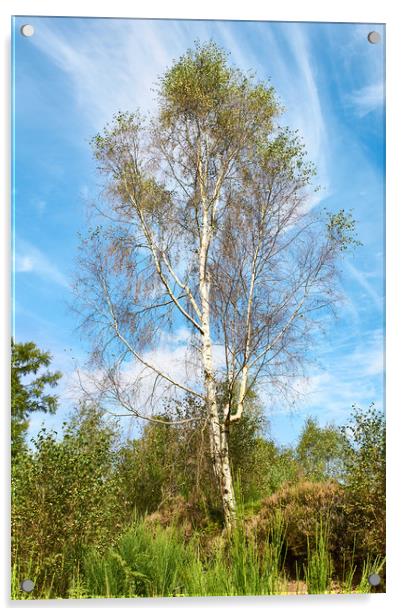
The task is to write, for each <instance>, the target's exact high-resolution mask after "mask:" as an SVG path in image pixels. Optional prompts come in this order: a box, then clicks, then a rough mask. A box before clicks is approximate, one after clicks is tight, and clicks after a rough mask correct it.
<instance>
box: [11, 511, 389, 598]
mask: <svg viewBox="0 0 402 616" xmlns="http://www.w3.org/2000/svg"><path fill="white" fill-rule="evenodd" d="M285 536H286V529H285V527H284V523H283V520H282V518H281V516H280V515H277V516H276V517H275V521H274V523H273V525H272V528H271V532H270V533H269V536H268V537H267V539H266V541H265V543H263V544H261V543H258V542H257V538H256V535H255V533H254V532H253V531H249V530H248V529H247V528H246V525H245V524H244V521H243V520H239V523H238V525H237V527H236V528H235V530H234V531H233V533H232V535H231V536H230V537H226V538H224V537H223V536H218V537H214V538H213V540H212V539H211V544H210V545H209V548H208V550H205V548H203V547H202V545H204V543H205V542H204V543H203V542H201V540H200V539H201V537H200V536H199V535H197V534H194V536H193V537H192V538H191V539H190V540H185V538H184V536H183V534H182V533H181V532H180V530H179V529H177V528H175V527H168V528H163V527H162V526H150V525H149V524H147V522H146V521H144V520H143V519H140V518H138V519H136V520H135V521H134V523H133V525H132V526H131V527H130V528H129V529H128V530H127V531H126V532H125V533H124V534H123V535H122V536H121V537H120V539H119V540H118V541H117V543H116V545H115V546H113V547H110V548H109V549H108V550H107V551H106V552H105V553H104V554H101V553H99V552H97V551H96V550H90V551H88V552H87V553H86V555H85V557H84V558H83V561H82V563H80V565H79V566H78V565H77V567H76V569H75V571H74V572H73V573H72V575H71V576H70V579H69V580H68V584H67V586H68V590H67V592H65V593H62V595H60V594H59V593H58V592H57V590H56V589H55V588H54V579H52V578H51V577H50V578H47V577H46V576H45V578H44V579H43V581H42V583H41V585H40V587H37V588H36V589H35V592H34V593H32V594H28V593H25V592H24V591H22V590H21V589H20V580H21V579H26V578H28V579H32V581H34V582H35V583H36V581H37V580H38V575H37V573H38V572H37V571H36V570H35V567H34V566H33V564H32V563H33V560H31V562H30V563H28V565H27V567H26V568H25V569H24V571H23V573H22V570H21V568H19V567H18V565H14V567H13V570H12V598H13V599H32V598H44V599H46V598H53V597H58V596H63V597H65V598H91V597H92V598H96V597H105V598H114V597H128V598H130V597H177V596H234V595H274V594H286V593H288V592H293V591H294V592H296V593H300V592H302V593H305V592H308V593H309V594H312V593H314V594H317V593H330V592H339V593H350V592H359V593H367V592H370V591H371V587H370V584H369V582H368V576H369V575H370V573H374V572H376V573H380V572H381V571H382V570H383V567H384V559H379V558H375V559H367V560H366V562H365V563H364V566H363V569H362V571H361V577H360V580H359V581H358V583H357V584H355V585H353V580H354V579H355V577H356V565H355V564H354V563H353V561H352V563H351V565H349V567H348V568H347V569H345V571H344V575H343V579H342V580H341V581H340V582H339V583H337V584H336V590H334V580H333V579H332V575H333V566H332V562H331V557H330V554H329V552H328V541H327V538H328V528H327V527H326V526H325V524H323V523H321V524H320V525H318V526H317V531H316V536H315V540H314V541H313V542H312V543H311V545H309V546H308V557H307V562H305V563H302V566H300V565H297V564H296V572H297V573H296V577H297V579H296V580H289V579H288V578H287V575H286V571H285V566H284V562H285V556H286V545H285ZM204 539H205V538H204ZM212 541H213V542H212ZM301 572H303V575H302V576H300V573H301Z"/></svg>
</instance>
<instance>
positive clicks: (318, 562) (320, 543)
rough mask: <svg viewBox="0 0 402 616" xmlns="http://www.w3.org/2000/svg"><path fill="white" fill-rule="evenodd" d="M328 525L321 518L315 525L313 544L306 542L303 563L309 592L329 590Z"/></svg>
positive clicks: (315, 592)
mask: <svg viewBox="0 0 402 616" xmlns="http://www.w3.org/2000/svg"><path fill="white" fill-rule="evenodd" d="M328 532H329V529H328V526H327V525H325V524H323V521H322V519H321V520H320V522H319V524H317V527H316V536H315V542H314V546H312V545H311V541H310V540H308V542H307V564H306V565H304V570H305V579H306V583H307V591H308V593H309V594H313V595H316V594H323V593H324V594H325V593H327V592H328V591H329V590H330V585H331V578H332V560H331V555H330V553H329V550H328Z"/></svg>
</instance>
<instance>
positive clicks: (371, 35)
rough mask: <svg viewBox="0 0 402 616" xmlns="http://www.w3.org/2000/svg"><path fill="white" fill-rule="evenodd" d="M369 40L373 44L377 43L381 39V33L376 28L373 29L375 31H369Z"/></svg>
mask: <svg viewBox="0 0 402 616" xmlns="http://www.w3.org/2000/svg"><path fill="white" fill-rule="evenodd" d="M367 40H368V42H369V43H371V44H372V45H376V44H377V43H379V42H380V41H381V36H380V33H379V32H376V31H375V30H373V32H369V33H368V35H367Z"/></svg>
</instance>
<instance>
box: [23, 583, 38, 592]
mask: <svg viewBox="0 0 402 616" xmlns="http://www.w3.org/2000/svg"><path fill="white" fill-rule="evenodd" d="M34 588H35V584H34V583H33V581H32V580H23V581H22V582H21V590H23V591H24V592H32V591H33V589H34Z"/></svg>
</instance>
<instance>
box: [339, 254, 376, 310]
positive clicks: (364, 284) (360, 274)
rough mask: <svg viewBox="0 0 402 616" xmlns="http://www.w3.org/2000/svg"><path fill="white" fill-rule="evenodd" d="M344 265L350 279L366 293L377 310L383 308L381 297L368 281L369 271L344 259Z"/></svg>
mask: <svg viewBox="0 0 402 616" xmlns="http://www.w3.org/2000/svg"><path fill="white" fill-rule="evenodd" d="M345 266H346V269H347V271H348V272H349V274H350V276H351V277H352V279H353V280H355V281H356V282H357V284H358V285H359V286H360V287H361V288H362V289H363V290H364V291H365V292H366V293H367V295H368V296H369V298H370V299H371V300H372V302H373V304H374V306H375V308H376V309H377V310H379V311H381V310H383V308H384V305H383V298H382V297H381V296H380V295H379V293H378V292H377V290H376V288H375V286H374V285H373V284H371V283H370V282H369V278H370V277H371V273H370V272H364V271H362V270H360V269H358V268H357V267H355V266H354V265H352V264H351V263H350V261H346V262H345Z"/></svg>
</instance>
